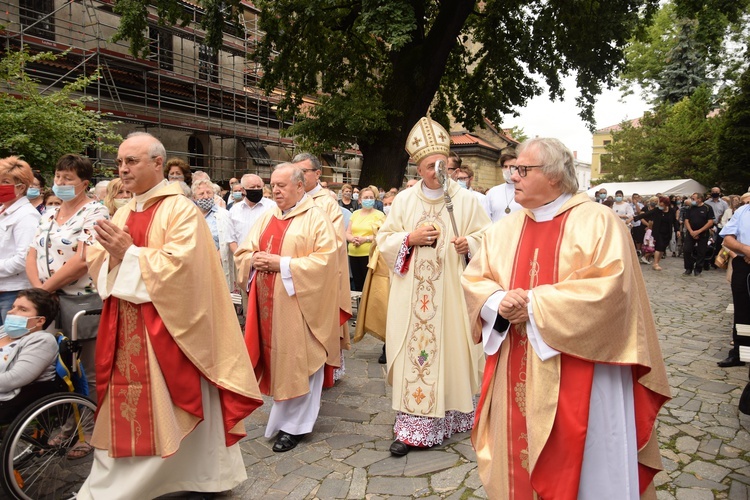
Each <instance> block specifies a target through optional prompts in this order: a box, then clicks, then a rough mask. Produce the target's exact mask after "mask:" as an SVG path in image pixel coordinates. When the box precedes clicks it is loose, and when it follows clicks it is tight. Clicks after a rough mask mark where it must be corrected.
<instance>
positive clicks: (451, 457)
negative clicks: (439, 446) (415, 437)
mask: <svg viewBox="0 0 750 500" xmlns="http://www.w3.org/2000/svg"><path fill="white" fill-rule="evenodd" d="M406 459H407V461H406V467H405V468H404V475H405V476H421V475H423V474H429V473H432V472H437V471H441V470H444V469H447V468H449V467H453V466H454V465H456V464H457V463H459V455H458V454H456V453H453V452H448V451H437V450H426V451H421V450H413V451H412V452H410V453H409V454H408V455H407V456H406Z"/></svg>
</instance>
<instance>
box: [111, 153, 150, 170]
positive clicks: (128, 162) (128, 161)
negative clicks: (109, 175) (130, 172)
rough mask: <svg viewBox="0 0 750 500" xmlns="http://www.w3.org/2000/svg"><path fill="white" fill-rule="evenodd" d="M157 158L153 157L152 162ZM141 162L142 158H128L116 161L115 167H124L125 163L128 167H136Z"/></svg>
mask: <svg viewBox="0 0 750 500" xmlns="http://www.w3.org/2000/svg"><path fill="white" fill-rule="evenodd" d="M156 158H157V156H152V157H151V159H152V160H154V159H156ZM140 162H141V158H137V157H135V156H126V157H125V158H117V159H116V160H115V165H117V167H118V168H119V167H122V165H123V163H124V164H125V166H126V167H134V166H136V165H138V164H139V163H140Z"/></svg>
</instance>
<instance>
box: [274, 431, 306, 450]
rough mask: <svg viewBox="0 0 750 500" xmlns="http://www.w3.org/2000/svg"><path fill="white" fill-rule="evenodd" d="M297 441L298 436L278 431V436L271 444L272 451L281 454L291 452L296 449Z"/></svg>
mask: <svg viewBox="0 0 750 500" xmlns="http://www.w3.org/2000/svg"><path fill="white" fill-rule="evenodd" d="M299 439H300V436H295V435H294V434H289V433H288V432H284V431H279V435H278V436H277V437H276V442H275V443H274V444H273V451H275V452H276V453H283V452H285V451H289V450H292V449H294V448H296V447H297V444H298V443H299Z"/></svg>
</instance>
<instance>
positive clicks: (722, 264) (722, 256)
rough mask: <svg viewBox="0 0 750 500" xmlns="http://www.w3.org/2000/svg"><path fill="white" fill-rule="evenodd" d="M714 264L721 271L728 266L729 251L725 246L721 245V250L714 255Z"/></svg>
mask: <svg viewBox="0 0 750 500" xmlns="http://www.w3.org/2000/svg"><path fill="white" fill-rule="evenodd" d="M714 264H716V267H718V268H721V269H726V268H727V267H728V266H729V250H727V248H726V247H725V246H723V245H722V247H721V250H719V253H718V254H716V259H714Z"/></svg>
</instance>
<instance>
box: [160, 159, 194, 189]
mask: <svg viewBox="0 0 750 500" xmlns="http://www.w3.org/2000/svg"><path fill="white" fill-rule="evenodd" d="M164 177H166V178H167V180H168V181H169V182H180V181H182V182H184V183H185V184H187V185H188V186H190V185H191V184H192V183H193V174H192V173H191V172H190V166H189V165H188V164H187V163H186V162H185V160H183V159H182V158H170V159H169V160H167V162H166V163H165V164H164Z"/></svg>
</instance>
